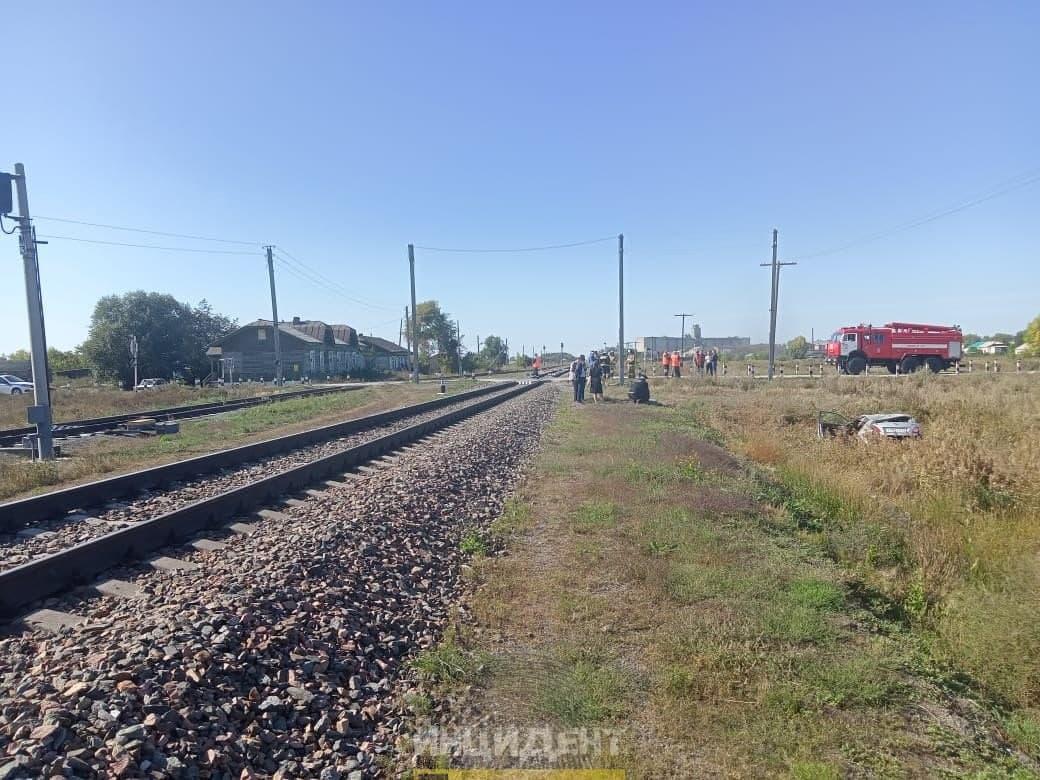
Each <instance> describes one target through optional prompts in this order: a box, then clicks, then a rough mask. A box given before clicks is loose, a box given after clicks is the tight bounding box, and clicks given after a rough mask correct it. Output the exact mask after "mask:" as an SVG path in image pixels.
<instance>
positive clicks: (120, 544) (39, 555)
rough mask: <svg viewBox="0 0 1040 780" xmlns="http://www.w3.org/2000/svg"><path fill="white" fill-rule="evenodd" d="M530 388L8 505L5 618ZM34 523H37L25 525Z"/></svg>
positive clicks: (408, 410) (464, 396)
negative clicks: (36, 602)
mask: <svg viewBox="0 0 1040 780" xmlns="http://www.w3.org/2000/svg"><path fill="white" fill-rule="evenodd" d="M530 386H531V385H516V384H515V383H508V384H503V385H497V386H490V387H485V388H479V389H477V390H472V391H468V392H465V393H459V394H457V395H454V396H447V397H445V398H439V399H436V400H434V401H430V402H426V403H423V404H417V405H413V406H408V407H401V408H399V409H395V410H391V411H389V412H383V413H380V414H375V415H370V416H368V417H363V418H358V419H355V420H350V421H347V422H345V423H338V424H336V425H332V426H325V427H324V428H319V429H314V430H311V431H305V432H303V433H300V434H292V435H290V436H287V437H281V438H280V439H273V440H267V441H264V442H259V443H257V444H252V445H246V446H244V447H239V448H235V449H233V450H225V451H222V452H218V453H213V454H211V455H205V456H201V457H199V458H193V459H190V460H188V461H180V462H177V463H173V464H168V465H166V466H160V467H155V468H153V469H146V470H144V471H141V472H136V473H135V474H129V475H123V476H119V477H112V478H109V479H107V480H101V481H99V482H95V483H90V484H88V485H81V486H76V487H72V488H66V489H65V490H59V491H54V492H53V493H46V494H43V495H40V496H33V497H30V498H27V499H22V500H20V501H12V502H8V503H6V504H2V505H0V528H3V529H4V531H5V532H6V535H4V536H0V569H3V571H0V619H3V618H9V617H11V616H14V615H16V614H18V612H19V611H20V610H23V609H24V608H25V607H26V606H27V605H28V604H30V603H32V602H34V601H36V600H38V599H41V598H44V597H46V596H49V595H52V594H54V593H57V592H59V591H61V590H64V589H66V588H68V587H70V586H74V585H76V584H83V583H85V582H88V581H89V580H90V579H92V578H93V577H94V576H96V575H97V574H99V573H100V572H102V571H104V570H105V569H107V568H110V567H111V566H113V565H115V564H117V563H119V562H121V561H126V560H132V559H135V558H140V557H141V556H143V555H145V554H146V553H147V552H148V551H150V550H153V549H156V548H158V547H162V546H165V545H168V544H170V543H174V542H177V541H183V540H185V539H188V538H190V537H191V536H192V535H194V534H196V533H197V532H199V531H200V530H202V529H204V528H208V527H212V526H215V525H219V524H221V523H222V522H226V521H227V519H228V518H230V517H233V516H235V515H242V514H243V513H248V512H250V511H253V510H255V509H258V508H260V507H261V506H263V505H265V504H268V503H270V502H271V501H272V500H273V499H274V498H275V497H277V496H278V495H283V494H289V493H292V492H293V491H299V490H302V489H304V488H306V486H307V485H308V484H310V483H313V482H315V481H318V480H321V479H326V478H329V477H330V476H335V475H336V474H342V473H343V472H344V471H346V470H349V469H350V468H352V467H356V466H359V465H362V464H364V463H365V462H367V461H370V460H372V459H374V458H378V457H380V456H382V455H385V454H387V453H389V452H392V451H394V450H396V449H399V448H400V447H402V446H405V445H406V444H408V443H410V442H414V441H416V440H418V439H420V438H422V437H423V436H426V435H428V434H430V433H432V432H435V431H437V430H439V429H442V428H444V427H446V426H449V425H451V424H453V423H455V422H458V421H459V420H461V419H464V418H465V417H468V416H470V415H472V414H475V413H477V412H479V411H482V410H484V409H486V408H490V407H491V406H494V405H496V404H498V403H500V402H502V401H504V400H506V399H508V398H512V397H514V396H516V395H519V394H520V393H522V392H524V391H526V390H527V389H529V388H530ZM91 508H94V511H92V512H91V511H87V510H89V509H91ZM27 523H32V524H33V527H31V528H25V527H24V526H25V525H26V524H27ZM19 530H20V531H21V533H18V531H19Z"/></svg>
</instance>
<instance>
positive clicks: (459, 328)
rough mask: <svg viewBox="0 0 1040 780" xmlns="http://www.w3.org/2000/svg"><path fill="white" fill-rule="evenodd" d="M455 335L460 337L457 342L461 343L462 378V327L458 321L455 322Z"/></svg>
mask: <svg viewBox="0 0 1040 780" xmlns="http://www.w3.org/2000/svg"><path fill="white" fill-rule="evenodd" d="M455 334H456V335H457V336H458V338H457V339H455V340H456V341H458V342H459V377H461V376H462V325H461V324H460V323H459V321H458V320H455Z"/></svg>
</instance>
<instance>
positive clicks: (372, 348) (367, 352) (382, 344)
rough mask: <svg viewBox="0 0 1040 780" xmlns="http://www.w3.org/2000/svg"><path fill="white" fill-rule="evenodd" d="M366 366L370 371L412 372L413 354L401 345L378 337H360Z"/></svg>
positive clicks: (359, 340)
mask: <svg viewBox="0 0 1040 780" xmlns="http://www.w3.org/2000/svg"><path fill="white" fill-rule="evenodd" d="M358 342H359V344H360V345H361V354H362V355H364V358H365V366H366V368H368V369H369V370H370V371H410V370H411V368H412V356H411V353H410V352H409V351H408V350H407V349H406V348H405V347H402V346H401V345H400V344H395V343H394V342H392V341H387V340H386V339H381V338H377V337H376V336H365V335H361V336H358Z"/></svg>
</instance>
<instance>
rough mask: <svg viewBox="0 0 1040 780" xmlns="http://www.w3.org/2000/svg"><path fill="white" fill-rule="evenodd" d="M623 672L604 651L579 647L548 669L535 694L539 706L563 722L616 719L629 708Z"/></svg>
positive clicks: (602, 721)
mask: <svg viewBox="0 0 1040 780" xmlns="http://www.w3.org/2000/svg"><path fill="white" fill-rule="evenodd" d="M627 687H628V686H627V685H626V684H625V678H624V676H623V675H622V674H621V672H620V671H619V670H618V669H616V668H615V667H614V666H613V665H612V664H611V663H610V662H609V661H608V660H607V659H605V658H603V657H602V656H601V655H599V654H597V653H594V652H588V651H578V652H575V653H570V654H568V657H565V658H564V659H563V661H562V663H561V664H559V665H558V666H556V665H553V666H552V667H551V668H550V669H548V670H546V673H545V676H544V678H543V679H542V680H541V681H540V683H539V688H538V692H537V694H536V697H535V706H536V709H537V710H538V711H539V712H541V713H542V714H543V715H545V716H548V717H551V718H553V719H554V720H556V721H558V722H559V723H561V724H562V725H564V726H568V727H572V728H573V727H577V726H585V725H593V724H597V723H604V722H607V721H611V720H615V719H617V718H619V717H621V716H622V715H623V714H624V712H625V709H626V695H627Z"/></svg>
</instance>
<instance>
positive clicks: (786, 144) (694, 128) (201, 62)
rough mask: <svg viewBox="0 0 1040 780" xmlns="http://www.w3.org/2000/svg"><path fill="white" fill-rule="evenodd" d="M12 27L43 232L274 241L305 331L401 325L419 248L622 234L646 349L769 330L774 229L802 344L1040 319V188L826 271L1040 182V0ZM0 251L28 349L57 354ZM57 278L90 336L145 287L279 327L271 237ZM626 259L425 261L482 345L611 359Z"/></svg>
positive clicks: (47, 16)
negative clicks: (340, 325) (268, 253)
mask: <svg viewBox="0 0 1040 780" xmlns="http://www.w3.org/2000/svg"><path fill="white" fill-rule="evenodd" d="M8 20H9V21H11V22H14V21H17V22H18V23H19V26H20V29H21V30H22V31H23V32H24V33H25V35H18V36H14V35H8V36H7V37H6V38H5V43H4V46H5V49H6V53H7V57H6V58H5V61H6V64H7V68H6V70H5V72H6V74H7V81H6V84H7V87H8V89H7V90H6V100H5V101H4V104H3V106H4V107H3V109H0V169H3V170H11V169H12V167H13V164H14V163H15V162H19V161H20V162H23V163H25V165H26V168H27V171H28V174H29V186H30V198H31V207H32V211H33V213H34V215H38V216H41V217H42V216H49V217H60V218H66V219H75V220H80V221H85V222H97V223H106V224H114V225H123V226H130V227H137V228H147V229H154V230H158V231H166V232H175V233H186V234H193V235H202V236H212V237H219V238H226V239H234V240H244V241H250V242H252V241H255V242H257V243H260V242H271V243H274V244H276V245H278V246H280V247H283V248H284V249H285V250H286V251H288V252H289V253H291V255H292V256H293V257H295V258H298V259H299V260H301V261H303V262H304V263H306V264H307V266H309V267H311V268H313V269H316V270H317V271H318V272H319V273H320V274H322V275H324V276H325V277H328V278H330V279H332V280H333V281H334V282H336V283H337V285H338V287H339V289H336V288H334V287H330V286H329V285H326V284H323V283H317V284H315V283H311V282H307V281H305V280H304V279H301V278H298V277H297V276H294V275H292V274H290V273H289V272H288V271H287V270H286V269H285V268H284V267H283V266H279V268H278V272H279V299H280V305H279V309H280V313H281V314H282V315H283V317H286V318H287V317H291V316H292V315H294V314H295V315H299V316H303V317H310V318H316V319H324V320H326V321H336V322H343V321H345V322H348V323H350V324H353V325H355V326H356V327H358V328H360V329H362V330H363V331H365V332H369V331H374V332H375V333H377V334H379V335H383V336H387V337H390V338H393V339H396V337H397V332H398V320H399V317H400V316H401V315H402V313H403V308H404V306H405V305H406V304H407V302H408V276H407V255H406V245H407V244H408V243H409V242H412V243H415V244H417V245H426V246H441V247H503V248H508V247H523V246H531V245H544V244H557V243H568V242H573V241H582V240H587V239H593V238H600V237H605V236H613V235H616V234H617V233H619V232H624V234H625V237H626V249H627V252H626V332H627V334H628V336H629V338H632V337H634V336H636V335H652V334H662V333H677V332H678V328H677V322H678V321H677V320H676V319H675V318H674V317H673V316H672V315H673V314H674V313H676V312H680V311H687V312H693V313H694V314H695V317H694V319H695V321H697V322H699V323H701V325H702V328H703V332H704V334H705V335H715V336H722V335H737V334H739V335H747V336H751V337H752V338H753V339H754V340H756V341H759V340H764V339H765V337H766V335H767V333H768V312H767V308H768V295H769V274H768V271H767V270H766V269H763V268H760V267H759V265H758V264H759V263H760V262H764V261H767V260H768V259H769V253H770V238H771V231H772V229H773V228H774V227H776V228H778V229H779V230H780V248H781V251H780V254H781V257H782V258H784V259H795V260H799V265H797V266H795V267H793V268H790V269H786V270H785V271H784V275H783V281H782V284H781V316H780V324H779V335H780V337H781V338H783V339H788V338H791V337H793V336H795V335H798V334H804V335H806V336H808V335H809V333H810V331H811V330H815V333H816V334H817V336H819V335H821V334H824V333H828V332H830V331H831V330H832V329H834V328H835V327H836V326H838V325H842V324H848V323H853V322H859V321H868V322H875V323H879V322H885V321H889V320H891V319H899V320H911V321H923V322H940V323H957V324H960V325H962V326H963V327H964V328H965V329H966V330H974V331H981V332H991V331H995V330H1010V331H1014V330H1018V329H1021V328H1023V327H1025V324H1026V322H1028V320H1029V319H1031V318H1032V317H1034V316H1036V314H1037V313H1040V296H1038V295H1037V290H1038V289H1040V272H1038V271H1037V256H1036V255H1037V250H1036V248H1035V247H1036V237H1035V228H1036V225H1037V217H1036V215H1037V213H1038V210H1040V183H1035V184H1032V185H1030V186H1024V187H1020V188H1017V189H1014V190H1013V191H1010V192H1007V193H1006V194H1004V195H1002V196H1000V197H994V198H992V199H990V200H987V201H985V202H983V203H980V204H978V205H976V206H973V207H971V208H967V209H965V210H963V211H959V212H957V213H955V214H952V215H950V216H947V217H945V218H941V219H936V220H934V221H932V222H928V223H926V224H923V225H921V226H919V227H916V228H913V229H910V230H906V231H902V232H897V233H888V234H886V235H884V236H882V237H881V238H880V239H878V240H876V241H872V242H868V243H861V244H858V245H856V246H854V247H852V248H849V249H847V250H845V251H841V252H836V253H832V254H826V255H823V256H818V257H815V258H808V256H809V255H812V254H815V253H817V252H820V251H826V250H828V249H831V248H833V247H837V246H841V245H843V244H845V243H847V242H849V241H851V240H854V239H858V238H861V237H863V236H867V235H871V234H874V233H877V232H884V231H886V229H888V228H890V227H892V226H895V225H899V224H902V223H905V222H908V221H911V220H915V219H917V218H919V217H924V216H926V215H928V214H931V213H933V212H935V211H937V210H941V209H943V208H944V207H949V206H956V205H957V204H960V203H963V202H966V201H969V200H971V199H972V198H975V197H977V196H980V195H984V194H986V193H988V192H991V191H993V190H994V188H996V187H998V186H999V185H1001V183H1002V182H1008V181H1012V180H1013V177H1016V176H1022V175H1024V174H1026V173H1027V172H1029V171H1033V172H1038V173H1040V148H1038V145H1037V143H1036V139H1037V133H1038V127H1040V98H1038V93H1037V90H1036V83H1035V82H1036V77H1037V74H1038V73H1040V47H1037V46H1036V42H1035V39H1036V31H1037V30H1038V29H1040V4H1037V3H1035V2H1021V3H1005V2H995V3H986V4H982V3H975V2H971V3H966V2H919V3H895V2H892V3H887V2H879V3H870V4H856V5H853V4H848V3H830V2H826V3H825V2H813V3H798V2H792V3H741V2H734V3H685V2H683V3H679V2H674V3H653V2H643V3H612V2H607V3H604V2H587V3H560V2H525V3H513V4H505V3H477V2H465V3H464V2H441V3H398V2H380V3H364V4H362V3H345V2H303V3H298V4H294V5H293V6H292V7H291V9H290V6H286V5H285V4H281V3H280V4H275V3H269V2H220V3H203V2H178V3H141V2H118V3H117V2H107V3H90V4H88V3H79V2H68V3H55V2H47V1H46V0H40V1H39V2H34V3H28V4H25V5H23V6H22V7H20V8H19V10H18V14H17V19H15V18H14V17H12V16H11V15H10V14H9V15H8ZM20 84H24V86H25V87H26V90H25V92H21V93H19V91H18V90H17V89H16V88H17V87H18V86H19V85H20ZM1015 181H1022V179H1017V180H1015ZM36 224H37V230H38V232H39V233H40V234H41V235H62V236H75V237H80V238H89V239H94V240H106V241H122V242H128V243H150V244H156V245H162V246H179V247H190V248H196V249H216V250H228V251H245V252H252V251H253V248H252V247H249V246H243V245H237V244H219V243H212V242H201V241H188V240H183V239H177V238H170V237H160V236H154V235H147V234H135V233H129V232H119V231H113V230H107V229H99V228H89V227H86V226H82V225H74V224H68V223H60V222H53V221H48V220H44V219H42V218H41V219H39V220H38V221H37V223H36ZM0 239H2V240H0V263H2V264H3V267H4V268H5V269H6V272H5V273H4V276H3V279H4V280H5V281H4V283H3V284H2V285H0V311H2V312H3V325H4V327H3V328H2V329H0V352H3V351H10V350H13V349H15V348H18V347H22V346H27V345H28V335H27V327H26V324H25V301H24V289H23V284H22V274H21V264H20V261H19V258H18V255H17V246H16V243H15V241H14V239H13V237H11V238H9V237H0ZM802 258H807V259H802ZM41 262H42V281H43V289H44V296H45V309H46V316H47V327H48V336H49V340H50V342H51V344H53V345H56V346H59V347H62V348H70V347H72V346H74V345H75V344H77V343H79V342H80V341H81V340H82V339H83V338H85V336H86V332H87V327H88V324H89V318H90V313H91V311H92V308H93V305H94V303H95V301H96V300H97V298H99V297H100V296H102V295H104V294H108V293H113V292H124V291H127V290H132V289H145V290H156V291H161V292H169V293H171V294H173V295H174V296H176V297H177V298H179V299H181V300H185V301H190V302H197V301H198V300H200V299H202V298H206V299H208V300H209V301H210V303H212V304H213V306H214V307H215V308H216V309H217V310H219V311H221V312H224V313H227V314H229V315H232V316H235V317H238V318H239V319H240V320H242V321H248V320H251V319H254V318H256V317H261V316H270V308H269V299H268V292H267V278H266V269H265V264H264V261H263V257H262V254H261V250H260V249H259V247H257V248H256V254H255V256H252V255H238V254H227V255H221V254H202V253H195V254H191V253H184V252H162V251H155V250H147V249H134V248H128V247H115V246H105V245H100V244H89V243H78V242H73V241H66V240H58V239H54V240H52V241H51V243H50V244H49V245H47V246H45V247H42V248H41ZM616 262H617V252H616V247H615V245H614V244H613V243H611V242H604V243H599V244H591V245H587V246H583V247H578V248H574V249H567V250H557V251H546V252H539V253H530V254H488V255H482V254H445V253H432V252H429V251H423V250H417V262H416V265H417V283H418V294H419V298H420V300H422V299H426V298H436V299H438V300H440V301H441V303H442V305H443V307H444V308H445V309H446V310H447V311H449V312H450V313H451V314H452V315H453V316H455V317H458V318H459V319H460V320H461V322H462V331H463V333H464V335H465V338H466V341H467V343H469V344H470V345H471V346H472V345H474V344H475V340H476V337H477V336H478V335H479V336H485V335H487V334H489V333H495V334H498V335H502V336H504V337H507V338H508V339H509V340H510V345H511V346H513V347H517V348H518V347H519V346H520V345H521V344H527V345H531V344H535V345H538V346H541V345H542V344H546V345H550V348H551V346H552V345H558V344H559V343H560V342H561V341H563V342H565V343H566V344H567V347H568V348H569V349H578V348H581V349H587V348H588V347H590V346H598V345H601V344H602V343H603V342H605V341H607V342H610V341H615V342H616V339H617V297H616V296H617V268H616ZM344 291H345V293H346V294H344ZM348 296H349V297H348ZM358 299H359V300H361V301H363V302H364V303H358V302H357V300H358ZM528 351H530V348H529V349H528Z"/></svg>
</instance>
